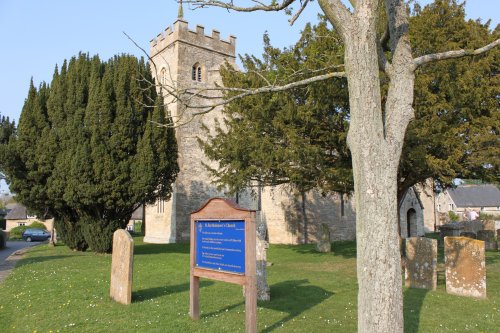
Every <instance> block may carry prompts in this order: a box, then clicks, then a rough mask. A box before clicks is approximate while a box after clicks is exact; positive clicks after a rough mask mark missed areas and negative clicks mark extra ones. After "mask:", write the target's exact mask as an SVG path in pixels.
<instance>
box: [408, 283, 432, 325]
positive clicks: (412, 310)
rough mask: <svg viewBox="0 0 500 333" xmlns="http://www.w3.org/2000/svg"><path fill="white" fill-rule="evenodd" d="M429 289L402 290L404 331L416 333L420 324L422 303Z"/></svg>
mask: <svg viewBox="0 0 500 333" xmlns="http://www.w3.org/2000/svg"><path fill="white" fill-rule="evenodd" d="M428 292H429V290H427V289H416V288H408V289H406V290H405V291H404V296H403V297H404V298H403V303H404V305H403V311H404V322H405V333H417V332H418V327H419V324H420V312H421V311H422V306H423V304H424V299H425V296H426V295H427V293H428Z"/></svg>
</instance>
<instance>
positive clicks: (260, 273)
mask: <svg viewBox="0 0 500 333" xmlns="http://www.w3.org/2000/svg"><path fill="white" fill-rule="evenodd" d="M256 236H257V237H256V241H255V242H256V253H255V256H256V260H257V262H256V274H257V300H259V301H269V300H271V291H270V289H269V285H268V284H267V249H268V247H269V242H268V241H267V228H266V224H265V223H263V221H262V219H257V233H256Z"/></svg>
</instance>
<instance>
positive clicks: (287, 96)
mask: <svg viewBox="0 0 500 333" xmlns="http://www.w3.org/2000/svg"><path fill="white" fill-rule="evenodd" d="M410 23H411V30H410V32H411V36H412V46H413V49H414V52H415V53H416V54H425V53H428V52H440V51H443V50H446V49H452V48H466V47H476V48H477V47H479V45H484V44H485V43H487V42H488V41H489V40H491V38H492V36H494V35H496V34H497V33H496V32H495V31H490V30H489V26H488V23H486V24H482V23H480V22H476V21H472V20H469V21H467V20H465V13H464V9H463V5H460V4H457V3H456V2H454V1H436V2H435V3H433V4H431V5H429V6H426V7H425V8H423V9H421V8H419V7H417V8H416V9H415V10H414V11H413V15H412V16H411V17H410ZM428 29H432V30H433V32H434V33H435V34H429V33H428ZM264 42H265V48H264V54H263V60H259V59H257V58H255V57H250V56H246V57H245V58H243V59H242V63H243V66H244V70H243V71H242V72H237V71H233V70H230V69H225V70H223V72H222V74H223V78H224V85H225V86H228V87H241V88H258V87H262V86H266V85H268V84H269V82H273V83H274V84H279V85H286V84H288V83H290V82H293V81H294V80H297V79H301V80H303V79H307V78H308V77H311V76H313V75H318V74H321V73H323V72H326V71H328V70H329V69H331V68H332V67H339V66H341V64H342V62H343V59H342V54H343V43H342V41H341V40H340V38H339V36H338V34H337V33H336V32H335V30H333V29H331V28H328V27H327V25H326V23H325V22H321V23H320V24H318V25H317V26H314V27H311V26H310V25H307V26H306V27H305V29H304V31H303V33H302V36H301V38H300V40H299V41H298V42H297V43H296V44H295V45H294V46H293V47H291V48H289V49H285V50H283V51H281V50H278V49H276V48H273V47H272V46H271V45H270V43H269V40H268V38H267V36H265V39H264ZM499 56H500V51H499V50H498V49H494V50H492V51H491V52H488V53H485V54H481V55H478V56H475V57H471V58H463V59H451V60H447V61H443V62H438V63H433V64H430V65H429V66H426V67H422V68H420V69H418V70H417V72H416V80H415V119H414V120H412V122H410V125H409V127H408V131H407V133H406V137H405V144H404V148H403V152H402V158H401V162H400V165H399V177H398V200H401V199H402V197H403V195H404V193H405V192H406V190H408V188H409V187H411V186H413V185H415V184H418V183H424V182H425V181H426V179H428V178H433V179H435V181H436V185H438V186H439V187H446V186H451V185H452V181H453V179H454V178H457V177H460V178H464V177H472V178H478V179H483V180H486V181H495V179H496V177H497V175H498V167H499V163H498V156H500V151H499V149H500V148H499V147H498V145H497V144H496V143H495V140H497V138H498V121H497V119H498V117H499V112H500V111H499V110H500V109H499V108H498V103H499V100H498V91H497V90H498V84H499V83H498V81H499V77H498V75H496V74H495V73H497V72H498V63H499V61H498V60H499V59H498V58H499ZM383 80H385V78H383ZM385 89H387V87H385ZM237 93H238V92H230V93H227V96H226V97H227V98H231V97H232V96H234V95H236V94H237ZM223 112H224V114H225V116H226V118H225V121H224V123H223V124H221V126H219V128H217V133H216V135H215V136H213V137H210V138H209V140H207V141H206V142H204V143H203V147H204V149H205V152H206V153H207V155H208V156H209V157H210V158H212V159H213V160H216V161H218V162H219V164H220V169H212V170H211V171H212V173H213V174H214V175H215V177H216V179H217V181H218V182H219V183H220V184H224V185H228V186H229V187H230V188H232V189H233V190H237V189H239V188H244V187H245V186H248V185H249V184H254V183H256V182H258V183H260V184H262V185H278V184H289V185H291V186H292V187H293V188H294V189H296V190H298V191H307V190H309V189H311V188H316V189H320V190H322V191H324V192H329V191H336V192H344V193H346V192H351V191H352V190H353V180H352V167H351V157H350V154H349V151H348V148H347V144H346V142H345V138H346V135H347V131H348V129H349V105H348V92H347V83H346V81H345V80H341V79H338V78H333V79H329V80H325V81H320V82H315V83H312V84H310V85H308V86H307V87H304V86H300V87H297V88H293V89H290V90H287V91H284V92H273V93H267V94H258V95H253V96H249V97H246V98H245V99H242V100H238V101H236V102H233V103H230V104H229V106H228V107H226V108H225V110H224V111H223ZM249 129H251V130H249Z"/></svg>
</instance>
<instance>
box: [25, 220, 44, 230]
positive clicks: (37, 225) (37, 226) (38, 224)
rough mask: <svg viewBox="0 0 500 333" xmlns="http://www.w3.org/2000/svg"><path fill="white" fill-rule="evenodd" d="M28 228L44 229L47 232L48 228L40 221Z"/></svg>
mask: <svg viewBox="0 0 500 333" xmlns="http://www.w3.org/2000/svg"><path fill="white" fill-rule="evenodd" d="M28 228H31V229H43V230H47V227H46V226H45V224H43V223H42V222H39V221H34V222H33V223H31V224H30V225H29V227H28Z"/></svg>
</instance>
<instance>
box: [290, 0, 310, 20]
mask: <svg viewBox="0 0 500 333" xmlns="http://www.w3.org/2000/svg"><path fill="white" fill-rule="evenodd" d="M301 2H302V1H301ZM308 3H309V0H305V1H304V2H303V3H302V6H301V7H300V9H299V10H298V11H297V13H295V15H293V17H292V18H291V19H289V20H288V22H289V23H290V25H293V24H294V23H295V21H297V19H298V18H299V16H300V14H302V12H303V11H304V9H305V8H306V6H307V4H308Z"/></svg>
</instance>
